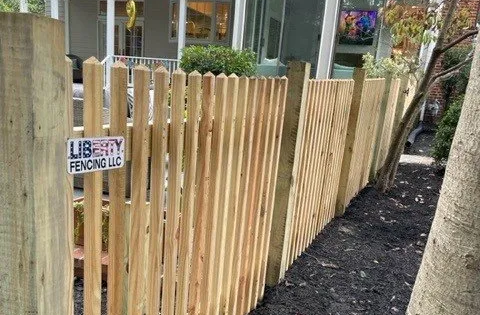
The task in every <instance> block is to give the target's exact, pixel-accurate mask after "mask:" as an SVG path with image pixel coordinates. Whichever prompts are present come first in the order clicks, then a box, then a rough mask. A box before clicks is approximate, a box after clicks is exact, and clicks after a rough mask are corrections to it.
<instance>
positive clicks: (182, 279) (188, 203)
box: [175, 71, 202, 314]
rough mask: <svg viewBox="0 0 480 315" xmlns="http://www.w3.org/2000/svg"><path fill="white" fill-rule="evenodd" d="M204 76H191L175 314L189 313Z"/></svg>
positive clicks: (189, 76) (194, 73) (192, 74)
mask: <svg viewBox="0 0 480 315" xmlns="http://www.w3.org/2000/svg"><path fill="white" fill-rule="evenodd" d="M201 89H202V75H201V74H200V73H199V72H197V71H194V72H192V73H190V74H189V75H188V94H187V95H188V96H187V114H186V115H187V122H186V126H185V155H184V178H183V187H182V188H183V190H182V213H181V214H182V215H181V222H180V240H179V243H180V245H179V251H178V275H177V282H178V284H177V296H176V305H175V312H176V314H187V308H188V284H189V281H190V271H191V268H190V267H191V259H192V242H193V222H194V214H195V176H196V173H197V149H198V128H199V118H200V109H201V96H202V95H201Z"/></svg>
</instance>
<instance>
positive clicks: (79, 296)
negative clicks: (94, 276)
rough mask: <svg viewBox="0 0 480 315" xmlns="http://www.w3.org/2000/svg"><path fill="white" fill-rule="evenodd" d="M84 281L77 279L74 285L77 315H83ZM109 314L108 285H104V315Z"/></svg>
mask: <svg viewBox="0 0 480 315" xmlns="http://www.w3.org/2000/svg"><path fill="white" fill-rule="evenodd" d="M83 286H84V284H83V279H81V278H75V281H74V283H73V300H74V303H75V304H74V305H75V311H74V314H75V315H83V314H84V311H83V288H84V287H83ZM104 314H107V285H106V283H105V282H103V284H102V315H104Z"/></svg>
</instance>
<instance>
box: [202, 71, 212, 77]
mask: <svg viewBox="0 0 480 315" xmlns="http://www.w3.org/2000/svg"><path fill="white" fill-rule="evenodd" d="M203 77H215V75H214V74H213V73H211V72H210V71H208V72H207V73H205V74H204V75H203Z"/></svg>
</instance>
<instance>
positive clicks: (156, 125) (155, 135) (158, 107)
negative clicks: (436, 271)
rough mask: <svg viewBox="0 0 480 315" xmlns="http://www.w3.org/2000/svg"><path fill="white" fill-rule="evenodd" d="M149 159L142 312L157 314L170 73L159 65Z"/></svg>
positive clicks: (161, 258) (155, 77) (160, 283)
mask: <svg viewBox="0 0 480 315" xmlns="http://www.w3.org/2000/svg"><path fill="white" fill-rule="evenodd" d="M153 75H154V82H155V87H154V88H155V90H154V100H153V101H154V104H153V105H154V107H153V125H152V154H151V156H152V159H151V176H150V203H151V204H150V211H149V212H150V224H149V242H148V261H147V273H146V278H147V279H148V280H147V287H146V298H147V301H146V303H147V304H146V313H147V315H157V314H158V311H159V309H160V295H161V287H162V281H161V277H162V263H163V230H164V209H165V206H164V205H165V179H166V165H165V164H166V163H165V160H166V152H167V140H168V138H167V136H168V134H167V129H168V123H167V117H168V94H169V81H170V76H169V73H168V71H167V70H166V69H165V68H163V67H159V68H158V69H157V70H155V72H154V74H153Z"/></svg>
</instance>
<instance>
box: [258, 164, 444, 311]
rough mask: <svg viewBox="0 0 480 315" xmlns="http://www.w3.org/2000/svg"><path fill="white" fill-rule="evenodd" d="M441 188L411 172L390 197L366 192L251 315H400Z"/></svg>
mask: <svg viewBox="0 0 480 315" xmlns="http://www.w3.org/2000/svg"><path fill="white" fill-rule="evenodd" d="M441 183H442V176H441V175H439V173H438V172H437V171H436V170H435V169H434V168H433V167H429V166H425V165H415V164H409V165H400V166H399V170H398V174H397V181H396V187H395V188H394V189H393V190H392V191H391V192H390V193H388V194H387V195H383V194H380V193H378V192H377V191H376V190H375V189H373V188H371V187H367V188H366V189H364V190H363V191H362V192H361V193H360V195H359V196H358V197H357V198H356V199H355V200H354V201H353V202H352V203H351V205H350V207H349V208H348V210H347V212H346V214H345V216H344V217H342V218H338V219H335V220H333V221H332V222H331V223H330V224H329V225H328V226H327V227H326V228H325V229H324V230H323V232H322V233H321V234H320V235H318V236H317V238H316V239H315V240H314V241H313V243H312V244H311V246H310V247H309V248H308V249H307V251H306V252H305V253H304V254H302V255H301V256H300V257H299V258H298V259H297V260H296V261H295V262H294V264H293V265H292V266H291V268H290V270H289V271H288V272H287V274H286V276H285V279H284V280H283V281H282V282H281V283H280V284H278V285H277V286H275V287H273V288H269V289H267V292H266V294H265V298H264V300H263V302H262V303H261V304H260V305H259V306H258V308H257V309H255V310H254V311H252V312H251V313H250V314H251V315H265V314H275V315H280V314H295V315H310V314H311V315H321V314H341V315H344V314H375V315H377V314H405V311H406V308H407V305H408V301H409V298H410V294H411V291H412V287H413V284H414V282H415V277H416V274H417V272H418V268H419V266H420V262H421V258H422V254H423V251H424V247H425V243H426V240H427V237H428V232H429V230H430V226H431V223H432V220H433V216H434V213H435V208H436V204H437V201H438V197H439V191H440V187H441Z"/></svg>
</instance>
